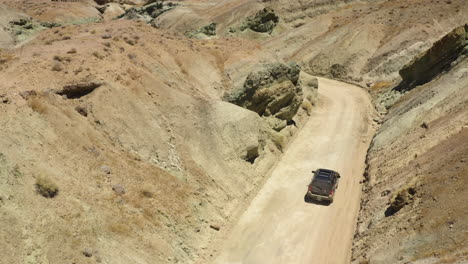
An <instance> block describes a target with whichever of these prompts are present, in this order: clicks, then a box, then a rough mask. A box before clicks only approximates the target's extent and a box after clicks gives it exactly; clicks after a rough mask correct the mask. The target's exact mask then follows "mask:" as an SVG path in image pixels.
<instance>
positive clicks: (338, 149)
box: [214, 78, 373, 264]
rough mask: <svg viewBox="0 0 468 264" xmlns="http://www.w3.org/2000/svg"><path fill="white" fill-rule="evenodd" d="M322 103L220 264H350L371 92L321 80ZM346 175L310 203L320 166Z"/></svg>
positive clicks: (229, 239) (227, 242) (226, 248)
mask: <svg viewBox="0 0 468 264" xmlns="http://www.w3.org/2000/svg"><path fill="white" fill-rule="evenodd" d="M319 87H320V88H319V95H320V98H319V100H320V105H319V106H318V107H317V108H316V109H315V111H314V112H313V114H312V116H311V119H310V120H309V122H308V123H307V124H306V126H305V127H304V128H303V129H302V130H301V132H300V133H299V134H298V135H297V137H296V139H295V140H294V142H293V143H292V144H291V145H290V147H289V148H288V150H287V151H286V153H285V154H284V157H283V158H282V160H281V162H280V163H279V164H278V166H277V167H276V168H275V170H274V171H273V174H272V176H271V178H270V179H269V180H268V181H267V182H266V184H265V185H264V187H263V188H262V189H261V190H260V192H259V194H258V195H257V197H255V198H254V200H253V201H252V203H251V204H250V206H249V207H248V209H247V210H246V211H245V213H244V214H243V215H242V216H241V217H240V219H239V222H238V223H237V224H236V225H235V226H234V228H233V229H232V230H231V232H230V233H229V234H228V235H227V238H226V240H225V242H224V245H223V246H222V248H221V251H220V255H219V256H218V257H217V258H216V260H215V262H214V263H220V264H221V263H222V264H226V263H231V264H234V263H244V264H247V263H249V264H253V263H255V264H257V263H258V264H261V263H269V264H271V263H281V264H288V263H294V264H300V263H320V264H325V263H333V264H339V263H348V262H349V259H350V253H351V252H350V249H351V241H352V237H353V233H354V227H355V222H356V217H357V213H358V209H359V198H360V193H361V185H360V184H359V181H360V180H361V179H362V174H363V171H364V167H365V166H364V161H365V155H366V150H367V147H368V144H369V141H370V138H371V136H372V132H373V131H372V130H371V129H370V125H369V124H370V122H369V120H371V118H370V115H371V113H372V110H371V109H372V107H371V103H370V100H369V98H368V96H367V93H366V92H365V91H364V90H363V89H361V88H358V87H354V86H352V85H349V84H345V83H341V82H337V81H332V80H328V79H323V78H320V79H319ZM320 167H323V168H331V169H334V170H337V171H339V172H340V173H341V180H340V185H339V188H338V190H337V193H336V196H335V202H334V203H333V204H331V205H329V206H325V205H319V204H313V203H306V202H305V201H304V195H305V193H306V190H307V185H308V184H309V182H310V179H311V176H312V174H311V171H312V170H315V169H316V168H320Z"/></svg>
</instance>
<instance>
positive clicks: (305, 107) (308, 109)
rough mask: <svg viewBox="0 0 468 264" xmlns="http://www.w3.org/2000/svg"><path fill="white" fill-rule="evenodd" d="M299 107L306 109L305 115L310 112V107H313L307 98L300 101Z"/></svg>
mask: <svg viewBox="0 0 468 264" xmlns="http://www.w3.org/2000/svg"><path fill="white" fill-rule="evenodd" d="M301 107H302V109H304V110H305V111H306V113H307V115H308V116H310V114H311V113H312V108H313V107H312V104H311V103H310V101H309V100H304V101H302V104H301Z"/></svg>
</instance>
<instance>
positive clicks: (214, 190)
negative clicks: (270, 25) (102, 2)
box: [0, 20, 305, 263]
mask: <svg viewBox="0 0 468 264" xmlns="http://www.w3.org/2000/svg"><path fill="white" fill-rule="evenodd" d="M258 49H259V48H258V45H257V44H255V43H251V42H249V41H244V40H213V41H208V42H207V41H204V42H202V41H197V40H191V39H187V38H183V37H180V36H177V35H174V34H172V33H170V32H167V31H164V30H158V29H155V28H153V27H151V26H149V25H146V24H144V23H138V22H133V21H128V20H122V21H113V22H111V23H100V24H88V25H69V26H64V27H59V28H53V29H48V30H44V31H42V32H41V33H39V35H37V36H36V38H35V39H33V40H31V41H30V42H29V43H28V44H25V45H24V46H22V48H18V49H12V50H6V51H3V52H4V53H2V56H3V57H2V58H6V59H5V60H2V61H1V65H0V68H1V70H0V79H1V80H2V82H1V83H0V126H1V127H2V132H1V135H2V136H1V137H0V173H1V174H0V175H1V176H0V207H1V211H0V222H1V223H2V225H1V227H0V237H1V239H0V241H1V242H0V247H1V248H3V249H4V250H1V251H0V255H1V258H0V259H1V261H0V262H1V263H64V262H67V263H68V262H70V263H72V262H74V263H95V262H103V263H188V262H190V261H191V260H193V259H195V258H198V257H200V256H202V255H203V254H205V253H204V249H206V248H207V245H208V244H209V243H210V241H211V239H212V238H213V237H214V236H215V234H216V231H215V230H214V229H212V228H210V225H218V226H220V227H221V228H224V226H225V225H227V224H228V223H229V222H230V219H231V218H232V217H234V216H235V215H236V214H237V212H238V210H239V209H240V208H243V206H242V204H243V203H245V200H246V199H248V198H249V196H250V195H251V194H252V193H254V191H255V190H256V188H257V186H258V185H260V184H261V182H262V181H263V179H264V177H265V176H266V175H267V173H268V171H269V170H270V168H271V167H272V166H273V165H274V163H275V162H276V161H277V159H278V157H279V156H280V154H281V150H280V149H281V148H283V147H284V146H285V145H286V143H287V141H288V138H289V137H290V135H291V134H293V133H294V131H296V130H297V128H296V127H295V126H294V125H288V126H286V124H285V125H284V126H283V129H282V131H281V132H276V131H273V132H272V129H271V128H269V127H268V124H267V123H266V121H264V120H263V119H262V118H260V117H259V116H258V115H257V114H256V113H254V112H251V111H248V110H246V109H244V108H241V107H238V106H235V105H232V104H230V103H226V102H223V101H222V100H221V96H222V95H223V94H224V92H225V91H226V89H227V87H231V86H232V84H230V82H231V81H230V79H229V77H228V76H227V75H226V74H225V73H224V68H225V67H226V68H230V66H229V64H228V63H226V61H228V59H227V58H229V57H230V56H231V55H232V56H237V55H235V54H236V53H238V52H241V54H242V56H244V57H248V56H249V54H253V53H255V51H256V50H258ZM234 68H235V67H234ZM245 77H246V76H244V78H245ZM301 111H302V112H301V113H302V114H304V115H305V112H304V110H301ZM299 124H300V123H298V125H299ZM271 133H275V135H276V136H275V138H274V139H273V140H274V141H275V142H273V140H272V138H271V137H272V136H271ZM57 189H58V190H57ZM41 194H42V195H44V196H47V197H48V198H47V197H43V196H42V195H41ZM51 197H52V198H51ZM116 252H118V254H117V253H116Z"/></svg>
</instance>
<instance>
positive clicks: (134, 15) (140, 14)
mask: <svg viewBox="0 0 468 264" xmlns="http://www.w3.org/2000/svg"><path fill="white" fill-rule="evenodd" d="M174 7H175V4H173V3H172V2H168V3H164V2H162V1H161V2H156V3H151V4H149V5H145V6H142V7H132V8H130V9H128V10H127V11H125V13H124V14H122V15H120V16H118V17H116V19H132V20H143V21H145V22H147V23H151V22H153V20H154V19H155V18H157V17H158V16H160V15H162V14H163V13H165V12H167V11H169V10H171V9H173V8H174Z"/></svg>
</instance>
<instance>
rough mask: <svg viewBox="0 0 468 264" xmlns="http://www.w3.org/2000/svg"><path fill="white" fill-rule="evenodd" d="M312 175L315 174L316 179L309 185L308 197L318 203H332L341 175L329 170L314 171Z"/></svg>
mask: <svg viewBox="0 0 468 264" xmlns="http://www.w3.org/2000/svg"><path fill="white" fill-rule="evenodd" d="M312 173H314V177H313V178H312V181H311V182H310V184H309V190H308V191H307V195H306V197H307V198H310V199H314V200H317V201H329V202H330V203H332V202H333V197H334V195H335V190H336V189H337V188H338V180H339V179H340V174H339V173H338V172H336V171H332V170H327V169H318V170H316V171H312Z"/></svg>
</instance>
